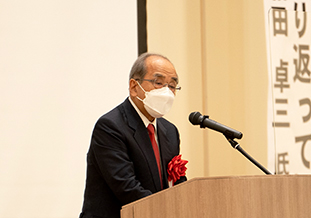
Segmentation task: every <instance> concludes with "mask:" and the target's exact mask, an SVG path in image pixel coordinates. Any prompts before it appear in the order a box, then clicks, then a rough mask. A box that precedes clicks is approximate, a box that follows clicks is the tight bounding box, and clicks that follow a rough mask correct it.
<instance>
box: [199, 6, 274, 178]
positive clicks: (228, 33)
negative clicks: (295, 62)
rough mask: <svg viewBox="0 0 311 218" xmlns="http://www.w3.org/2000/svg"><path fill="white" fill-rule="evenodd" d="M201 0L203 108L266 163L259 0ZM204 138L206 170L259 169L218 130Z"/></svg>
mask: <svg viewBox="0 0 311 218" xmlns="http://www.w3.org/2000/svg"><path fill="white" fill-rule="evenodd" d="M203 2H204V3H203V13H204V17H205V18H204V21H203V27H202V29H203V31H204V32H203V36H204V39H205V40H206V41H205V48H206V52H205V56H204V58H203V64H204V65H205V67H204V69H206V72H204V73H205V74H206V80H205V82H206V86H207V92H206V93H204V94H205V95H206V101H205V109H206V111H205V112H206V113H207V114H209V115H210V118H211V119H215V120H217V121H218V122H220V123H223V124H225V125H228V126H230V127H232V128H234V129H237V130H239V131H241V132H243V134H244V136H243V138H242V140H239V141H240V144H241V147H242V148H244V150H246V151H247V152H248V153H249V154H250V155H251V156H253V157H254V158H255V159H256V160H257V161H259V162H260V163H262V164H263V165H266V163H267V134H266V117H267V112H266V110H267V83H268V81H267V66H266V50H265V29H264V13H263V3H262V2H259V1H203ZM207 142H208V144H207V147H208V152H207V154H206V156H205V158H207V161H208V167H209V175H210V176H216V175H235V174H262V172H261V171H260V170H259V169H258V168H256V167H255V166H254V165H252V163H250V162H249V161H248V160H246V159H245V158H244V157H243V156H242V155H241V154H240V153H239V152H238V151H236V150H234V149H233V148H231V146H230V145H229V143H228V142H227V141H226V140H225V139H224V137H223V136H222V135H221V134H218V133H215V132H211V131H210V132H208V136H207Z"/></svg>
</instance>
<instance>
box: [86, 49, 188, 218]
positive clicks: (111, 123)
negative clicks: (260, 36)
mask: <svg viewBox="0 0 311 218" xmlns="http://www.w3.org/2000/svg"><path fill="white" fill-rule="evenodd" d="M178 90H180V87H179V86H178V76H177V73H176V70H175V68H174V66H173V64H172V63H171V62H170V61H169V60H168V59H167V58H166V57H164V56H162V55H159V54H150V53H144V54H142V55H140V56H139V57H138V59H137V60H136V61H135V63H134V65H133V67H132V70H131V72H130V79H129V97H128V98H127V99H126V100H125V101H124V102H123V103H121V104H120V105H119V106H117V107H116V108H114V109H113V110H111V111H110V112H108V113H107V114H105V115H103V116H102V117H101V118H99V120H98V121H97V123H96V125H95V127H94V130H93V135H92V140H91V145H90V148H89V151H88V154H87V179H86V187H85V193H84V203H83V209H82V213H81V214H80V218H91V217H109V218H119V217H120V209H121V206H122V205H125V204H128V203H130V202H133V201H135V200H138V199H140V198H143V197H146V196H148V195H151V194H153V193H156V192H158V191H161V190H162V189H165V188H168V173H167V166H168V163H169V162H170V161H171V160H172V159H173V158H174V157H175V156H177V155H178V154H179V143H180V140H179V133H178V130H177V128H176V127H175V126H174V125H173V124H172V123H170V122H169V121H167V120H166V119H164V118H162V116H163V115H164V114H165V113H167V112H168V110H169V109H170V108H171V106H172V104H173V101H174V97H175V94H176V92H177V91H178ZM183 181H186V177H185V176H181V177H180V178H179V180H177V182H175V184H178V183H180V182H183Z"/></svg>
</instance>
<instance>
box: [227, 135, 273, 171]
mask: <svg viewBox="0 0 311 218" xmlns="http://www.w3.org/2000/svg"><path fill="white" fill-rule="evenodd" d="M224 136H225V137H226V138H227V140H228V141H229V143H230V144H231V146H232V147H233V148H234V149H236V150H238V151H239V152H241V153H242V154H243V155H244V156H245V157H246V158H247V159H248V160H250V161H251V162H252V163H253V164H255V165H256V166H257V167H258V168H259V169H261V170H262V171H263V172H264V173H265V174H267V175H271V173H270V172H269V171H268V170H267V169H266V168H264V167H263V166H262V165H261V164H260V163H258V162H257V161H256V160H255V159H254V158H252V157H251V156H250V155H249V154H248V153H246V151H244V150H243V149H242V148H241V146H240V144H239V143H238V142H236V141H234V140H233V139H232V138H230V137H228V136H226V135H225V134H224Z"/></svg>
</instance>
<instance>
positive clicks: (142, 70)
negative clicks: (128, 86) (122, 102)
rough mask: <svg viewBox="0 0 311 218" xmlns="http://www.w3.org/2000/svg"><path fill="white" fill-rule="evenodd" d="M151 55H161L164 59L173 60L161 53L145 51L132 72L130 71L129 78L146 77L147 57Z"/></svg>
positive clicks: (140, 78) (138, 78)
mask: <svg viewBox="0 0 311 218" xmlns="http://www.w3.org/2000/svg"><path fill="white" fill-rule="evenodd" d="M150 56H157V57H161V58H164V59H166V60H168V61H169V62H171V61H170V60H169V59H168V58H167V57H165V56H163V55H160V54H156V53H147V52H146V53H143V54H141V55H140V56H139V57H138V58H137V60H136V61H135V62H134V64H133V66H132V69H131V72H130V76H129V79H136V80H142V79H144V77H145V75H146V74H147V66H146V59H147V58H148V57H150ZM171 63H172V62H171Z"/></svg>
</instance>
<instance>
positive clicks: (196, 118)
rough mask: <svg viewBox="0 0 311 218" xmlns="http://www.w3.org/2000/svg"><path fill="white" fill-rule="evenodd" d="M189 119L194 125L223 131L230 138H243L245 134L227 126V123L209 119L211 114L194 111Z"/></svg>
mask: <svg viewBox="0 0 311 218" xmlns="http://www.w3.org/2000/svg"><path fill="white" fill-rule="evenodd" d="M189 121H190V123H192V124H193V125H200V127H201V128H205V127H207V128H209V129H212V130H215V131H217V132H221V133H222V134H224V135H225V136H226V137H227V138H230V139H234V138H237V139H241V138H242V136H243V134H242V133H241V132H239V131H237V130H234V129H231V128H230V127H227V126H225V125H222V124H220V123H217V122H216V121H214V120H211V119H209V116H202V114H201V113H200V112H192V113H191V114H190V115H189Z"/></svg>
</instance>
